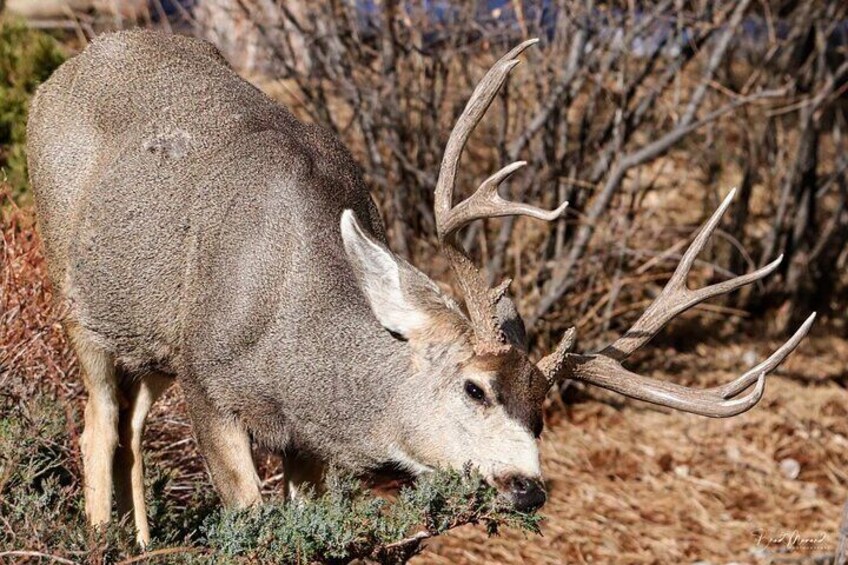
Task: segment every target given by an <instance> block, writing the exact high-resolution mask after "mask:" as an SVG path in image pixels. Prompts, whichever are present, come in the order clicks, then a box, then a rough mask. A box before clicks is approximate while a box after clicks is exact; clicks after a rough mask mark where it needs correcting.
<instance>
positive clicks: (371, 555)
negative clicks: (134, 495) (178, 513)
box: [203, 469, 540, 564]
mask: <svg viewBox="0 0 848 565" xmlns="http://www.w3.org/2000/svg"><path fill="white" fill-rule="evenodd" d="M539 521H540V517H539V516H538V515H536V514H527V513H520V512H516V511H514V510H512V509H511V508H509V507H508V506H506V505H504V504H503V503H502V502H501V501H500V499H499V497H498V495H497V493H496V491H495V490H494V489H493V488H492V487H490V486H489V485H487V484H486V483H485V482H484V480H483V478H482V477H481V476H480V475H479V474H478V473H476V472H474V471H472V470H470V469H468V470H466V471H464V472H456V471H438V472H435V473H432V474H430V475H428V476H425V477H422V478H421V479H419V480H418V481H417V482H416V484H415V485H414V486H410V487H405V488H403V489H402V490H401V491H400V493H399V494H398V496H397V498H396V500H394V501H393V502H389V501H386V500H384V499H381V498H375V497H374V496H373V495H372V494H371V493H370V491H368V490H367V489H365V488H364V487H363V486H362V484H361V483H360V482H359V481H357V480H355V479H352V478H349V477H345V476H343V475H331V476H330V478H329V480H328V488H327V492H326V493H325V494H323V495H321V496H320V497H316V496H311V497H308V498H307V499H306V500H303V501H297V502H269V503H266V504H263V505H262V506H259V507H256V508H250V509H247V510H240V511H222V512H221V513H219V514H215V515H213V516H210V517H209V518H208V519H207V521H206V524H205V525H204V527H203V532H204V534H205V536H206V540H205V542H206V543H207V544H208V546H209V547H210V549H212V550H214V551H215V553H216V554H218V555H220V556H221V557H224V558H229V559H233V560H235V559H246V560H247V561H249V562H260V563H298V564H305V563H313V562H325V563H335V562H347V561H350V560H352V559H357V558H368V559H372V560H376V561H379V562H382V563H397V562H404V561H406V560H407V559H408V558H409V557H411V556H412V555H414V554H416V553H417V552H418V551H419V550H420V547H421V542H422V541H423V540H424V539H426V538H428V537H431V536H436V535H439V534H441V533H443V532H445V531H447V530H450V529H451V528H455V527H458V526H461V525H464V524H477V523H480V524H483V525H484V526H485V527H486V528H487V530H488V532H489V534H490V535H491V534H496V533H497V531H498V529H499V528H500V527H501V526H512V527H516V528H520V529H522V530H525V531H528V532H534V533H538V531H539Z"/></svg>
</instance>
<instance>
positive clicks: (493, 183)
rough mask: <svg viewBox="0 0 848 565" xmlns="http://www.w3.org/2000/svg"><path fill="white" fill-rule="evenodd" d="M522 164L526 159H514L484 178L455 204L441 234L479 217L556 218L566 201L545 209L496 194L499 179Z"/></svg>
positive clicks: (449, 232) (561, 211) (566, 205)
mask: <svg viewBox="0 0 848 565" xmlns="http://www.w3.org/2000/svg"><path fill="white" fill-rule="evenodd" d="M525 165H527V162H526V161H516V162H515V163H512V164H510V165H507V166H506V167H504V168H503V169H501V170H500V171H498V172H497V173H495V174H493V175H492V176H490V177H489V178H487V179H486V180H485V181H483V183H482V184H481V185H480V187H479V188H478V189H477V190H476V191H475V192H474V194H472V195H471V196H469V197H468V198H467V199H465V200H463V201H462V202H460V203H459V204H457V205H456V206H455V207H454V208H453V209H452V210H451V211H450V213H449V214H448V216H447V218H446V219H445V222H444V225H443V226H441V229H442V230H443V234H444V235H443V237H445V236H448V235H450V234H452V233H455V232H456V231H458V230H459V229H461V228H462V227H463V226H465V225H468V224H469V223H471V222H473V221H474V220H479V219H482V218H499V217H503V216H530V217H531V218H536V219H538V220H545V221H548V222H552V221H554V220H556V219H557V218H559V217H560V216H561V215H562V213H563V212H565V209H566V208H567V207H568V202H563V203H562V204H560V205H559V206H558V207H557V208H556V209H554V210H545V209H544V208H538V207H536V206H532V205H530V204H524V203H522V202H513V201H510V200H505V199H504V198H502V197H501V195H500V194H498V187H499V186H500V185H501V183H503V181H505V180H506V179H508V178H509V177H510V176H512V174H513V173H514V172H515V171H517V170H518V169H520V168H522V167H524V166H525Z"/></svg>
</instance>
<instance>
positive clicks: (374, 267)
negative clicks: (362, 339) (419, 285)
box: [341, 210, 428, 339]
mask: <svg viewBox="0 0 848 565" xmlns="http://www.w3.org/2000/svg"><path fill="white" fill-rule="evenodd" d="M341 231H342V240H343V241H344V248H345V251H346V252H347V256H348V260H349V261H350V264H351V266H352V267H353V272H354V274H355V275H356V279H357V281H358V282H359V287H360V288H361V289H362V292H363V293H364V294H365V297H366V298H367V299H368V302H369V304H370V305H371V310H372V311H373V312H374V315H375V316H376V317H377V320H379V322H380V324H382V325H383V327H384V328H386V329H387V330H389V331H390V332H392V333H393V334H395V335H397V336H401V337H403V338H407V339H408V337H409V335H410V334H411V333H412V332H414V331H415V330H417V329H420V328H422V327H424V326H425V325H426V324H427V320H428V316H427V315H426V313H425V312H424V311H423V310H422V309H421V308H420V307H418V306H417V305H416V303H415V301H414V300H411V298H412V296H410V294H412V292H410V291H411V290H412V289H410V288H409V286H410V285H409V284H408V283H409V281H408V280H407V281H405V280H404V279H407V278H409V277H410V276H413V277H415V276H421V277H424V276H425V275H423V274H422V273H419V272H418V271H416V270H415V269H414V268H413V267H412V266H411V265H408V264H407V263H406V262H405V261H403V260H402V259H400V258H398V257H396V256H395V254H394V253H392V252H391V251H389V250H388V249H387V248H386V247H385V246H384V245H382V244H381V243H378V242H377V241H376V240H374V238H372V237H371V236H369V235H368V234H366V233H365V232H364V231H363V230H362V228H361V227H360V226H359V223H358V222H357V221H356V217H355V216H354V214H353V212H352V211H351V210H345V211H344V212H343V213H342V219H341ZM425 278H426V277H425ZM405 289H406V292H405Z"/></svg>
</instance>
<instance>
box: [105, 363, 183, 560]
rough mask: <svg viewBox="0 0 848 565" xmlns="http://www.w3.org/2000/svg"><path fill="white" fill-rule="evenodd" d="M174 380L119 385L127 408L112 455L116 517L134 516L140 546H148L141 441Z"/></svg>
mask: <svg viewBox="0 0 848 565" xmlns="http://www.w3.org/2000/svg"><path fill="white" fill-rule="evenodd" d="M172 382H173V379H172V378H171V377H169V376H167V375H165V374H163V373H148V374H145V375H143V376H141V377H139V378H135V379H130V378H128V379H127V380H126V381H125V382H122V387H121V388H122V391H123V394H124V396H125V398H126V401H127V404H128V406H127V407H126V408H124V409H122V410H121V413H120V417H119V423H118V433H119V439H120V443H119V444H118V448H117V452H116V453H115V466H114V480H115V495H116V498H117V503H118V516H125V515H127V514H129V513H130V512H131V513H132V515H133V520H134V522H135V528H136V539H137V540H138V543H139V544H141V545H142V546H145V545H147V544H148V543H150V527H149V525H148V523H147V507H146V505H145V500H144V461H143V458H142V451H141V441H142V436H143V434H144V423H145V421H146V420H147V415H148V413H149V412H150V408H151V407H152V406H153V404H154V403H155V402H156V400H157V399H158V398H159V397H160V396H162V394H163V393H164V392H165V391H166V390H167V389H168V387H169V386H171V383H172Z"/></svg>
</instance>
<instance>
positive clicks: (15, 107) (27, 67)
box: [0, 18, 65, 198]
mask: <svg viewBox="0 0 848 565" xmlns="http://www.w3.org/2000/svg"><path fill="white" fill-rule="evenodd" d="M64 60H65V56H64V54H63V53H62V51H61V49H60V47H59V45H58V43H57V42H56V41H54V40H53V38H52V37H50V36H49V35H47V34H46V33H44V32H40V31H36V30H31V29H29V28H27V27H26V25H25V24H24V23H22V22H19V21H16V20H11V19H7V18H0V168H2V169H3V172H4V173H5V176H6V178H7V179H8V181H9V184H10V185H11V187H12V196H13V197H15V198H17V197H19V196H20V195H21V194H22V193H24V192H25V191H26V187H27V186H28V181H27V168H26V119H27V107H28V105H29V101H30V99H31V98H32V95H33V94H35V89H36V88H37V87H38V85H39V84H41V83H42V82H44V81H45V80H47V78H48V77H49V76H50V74H51V73H52V72H53V71H54V70H55V69H56V68H57V67H58V66H59V65H61V64H62V63H63V62H64Z"/></svg>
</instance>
